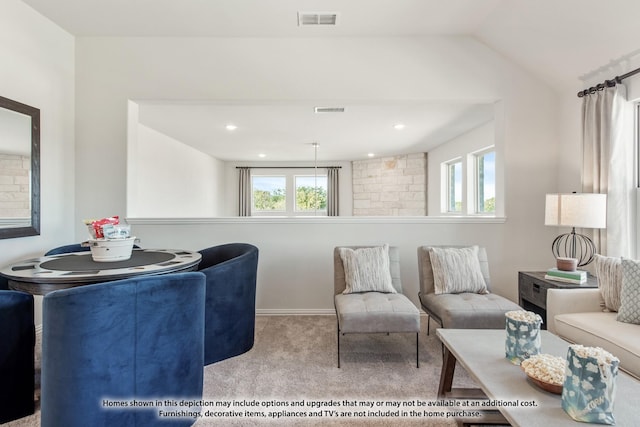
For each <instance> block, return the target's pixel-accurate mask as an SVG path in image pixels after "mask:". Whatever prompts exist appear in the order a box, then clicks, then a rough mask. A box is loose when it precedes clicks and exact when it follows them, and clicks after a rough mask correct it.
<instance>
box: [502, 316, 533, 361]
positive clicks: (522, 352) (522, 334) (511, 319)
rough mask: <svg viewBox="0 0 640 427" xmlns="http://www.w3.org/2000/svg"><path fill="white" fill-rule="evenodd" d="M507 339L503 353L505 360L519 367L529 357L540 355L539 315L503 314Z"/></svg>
mask: <svg viewBox="0 0 640 427" xmlns="http://www.w3.org/2000/svg"><path fill="white" fill-rule="evenodd" d="M505 317H506V331H507V338H506V340H505V353H506V357H507V359H509V360H510V361H511V363H513V364H515V365H519V364H520V362H522V361H523V360H525V359H528V358H529V357H530V356H533V355H535V354H539V353H540V325H541V324H542V317H540V315H538V314H536V313H534V312H531V311H524V310H517V311H509V312H507V313H506V314H505Z"/></svg>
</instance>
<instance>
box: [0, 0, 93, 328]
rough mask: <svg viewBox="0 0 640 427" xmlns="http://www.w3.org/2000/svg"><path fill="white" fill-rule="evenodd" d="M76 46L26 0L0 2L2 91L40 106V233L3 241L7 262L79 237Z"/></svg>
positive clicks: (0, 254) (0, 252)
mask: <svg viewBox="0 0 640 427" xmlns="http://www.w3.org/2000/svg"><path fill="white" fill-rule="evenodd" d="M74 45H75V43H74V39H73V37H71V36H70V35H69V34H68V33H66V32H65V31H63V30H61V29H60V28H59V27H57V26H56V25H54V24H53V23H51V22H50V21H49V20H47V19H45V18H43V17H42V16H41V15H39V14H37V13H36V12H34V11H33V9H31V8H30V7H29V6H27V5H25V4H24V3H23V2H22V1H20V0H3V1H2V2H0V95H2V96H4V97H6V98H10V99H13V100H16V101H19V102H22V103H24V104H28V105H31V106H33V107H36V108H39V109H40V125H41V126H40V138H41V139H40V142H41V147H40V157H41V182H40V187H41V230H40V233H41V234H40V236H33V237H23V238H17V239H5V240H0V264H2V265H6V264H10V263H12V262H14V261H17V260H20V259H24V258H27V257H32V256H37V255H42V254H43V253H44V252H45V251H46V250H47V249H49V248H52V247H54V246H59V245H62V244H66V243H71V242H73V241H74V239H75V236H76V233H75V229H76V228H75V225H76V222H79V221H80V220H76V217H75V194H74V176H75V174H74V156H75V153H74V114H75V111H74V108H75V105H74V74H75V70H74V47H75V46H74ZM91 163H93V161H91ZM39 303H40V299H39V298H38V299H36V304H37V305H39ZM39 312H40V310H39V309H38V308H37V309H36V313H37V316H36V323H40V315H39Z"/></svg>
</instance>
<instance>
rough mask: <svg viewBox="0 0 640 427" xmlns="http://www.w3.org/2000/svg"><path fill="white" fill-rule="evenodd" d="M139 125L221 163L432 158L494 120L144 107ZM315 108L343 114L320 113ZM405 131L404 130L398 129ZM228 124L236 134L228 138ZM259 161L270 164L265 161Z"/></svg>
mask: <svg viewBox="0 0 640 427" xmlns="http://www.w3.org/2000/svg"><path fill="white" fill-rule="evenodd" d="M138 107H139V108H138V110H139V120H138V121H139V122H140V123H142V124H143V125H145V126H147V127H149V128H151V129H154V130H156V131H159V132H161V133H163V134H165V135H168V136H170V137H172V138H174V139H176V140H178V141H182V142H184V143H187V144H188V145H190V146H192V147H194V148H196V149H198V150H200V151H202V152H204V153H208V154H211V155H212V156H214V157H216V158H218V159H220V160H241V161H260V160H264V161H269V160H272V161H273V160H277V161H294V160H298V161H300V160H308V161H310V160H313V158H314V154H315V153H314V149H313V145H312V144H313V143H318V144H319V150H318V159H319V160H322V161H337V160H356V159H366V158H367V155H368V153H373V154H374V155H375V156H377V157H379V156H390V155H397V154H410V153H420V152H426V151H428V150H429V149H430V148H432V147H435V146H437V145H439V144H441V143H443V142H446V141H448V140H450V139H452V138H453V137H455V136H458V135H461V134H464V133H465V132H468V131H469V130H471V129H474V128H476V127H478V126H480V125H482V124H485V123H488V122H490V121H491V120H492V119H493V117H494V106H493V104H474V105H471V104H462V103H450V104H444V103H417V102H413V103H397V104H392V103H389V102H385V103H384V104H370V103H367V104H355V103H346V104H345V103H337V104H333V103H331V104H322V105H313V104H306V103H296V104H280V105H277V104H254V105H229V104H227V105H221V104H185V103H177V104H176V103H172V104H167V103H150V102H139V103H138ZM314 107H344V109H345V110H344V112H343V113H315V111H314ZM399 123H402V124H403V125H405V128H404V129H401V130H397V129H395V128H394V125H396V124H399ZM227 124H234V125H236V126H237V129H235V130H233V131H229V130H227V129H226V125H227ZM259 154H265V155H266V157H264V158H260V157H259Z"/></svg>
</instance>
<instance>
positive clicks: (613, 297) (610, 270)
mask: <svg viewBox="0 0 640 427" xmlns="http://www.w3.org/2000/svg"><path fill="white" fill-rule="evenodd" d="M594 263H595V273H596V277H597V278H598V288H599V289H600V294H601V295H602V299H603V300H604V306H605V308H606V309H607V310H608V311H618V310H619V309H620V289H621V288H622V266H621V264H620V258H619V257H607V256H603V255H599V254H596V256H595V260H594Z"/></svg>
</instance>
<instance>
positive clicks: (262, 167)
mask: <svg viewBox="0 0 640 427" xmlns="http://www.w3.org/2000/svg"><path fill="white" fill-rule="evenodd" d="M244 168H247V169H315V168H316V167H315V166H236V169H244ZM318 168H338V169H342V166H318Z"/></svg>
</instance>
